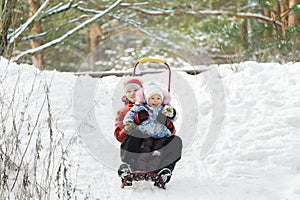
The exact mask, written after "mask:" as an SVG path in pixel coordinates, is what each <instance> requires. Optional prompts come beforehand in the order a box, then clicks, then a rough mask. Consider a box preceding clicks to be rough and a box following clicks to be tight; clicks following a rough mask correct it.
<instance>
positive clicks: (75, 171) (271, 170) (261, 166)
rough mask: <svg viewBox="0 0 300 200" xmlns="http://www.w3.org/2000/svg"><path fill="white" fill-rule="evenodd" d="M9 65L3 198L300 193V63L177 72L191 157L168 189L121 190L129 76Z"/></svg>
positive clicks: (4, 72)
mask: <svg viewBox="0 0 300 200" xmlns="http://www.w3.org/2000/svg"><path fill="white" fill-rule="evenodd" d="M0 66H1V67H0V72H1V76H0V81H1V88H0V99H1V104H2V105H1V108H0V109H1V110H0V112H1V121H2V122H1V126H0V130H1V134H2V135H1V154H3V155H4V154H5V155H6V156H7V155H11V156H7V157H5V159H4V158H1V159H2V164H1V179H2V180H1V181H2V184H3V183H4V172H5V174H6V175H8V179H7V180H8V181H7V182H6V183H5V184H4V185H7V187H2V188H1V193H0V194H1V196H0V197H2V198H1V199H4V198H8V197H10V198H12V199H14V198H17V197H19V199H25V198H24V197H28V196H30V195H32V196H33V197H34V199H35V198H37V196H38V194H41V196H42V197H43V198H42V199H44V196H46V197H47V198H48V199H59V198H61V199H67V197H70V198H71V199H101V200H102V199H131V200H132V199H145V200H146V199H164V200H166V199H172V200H174V199H205V200H219V199H222V200H227V199H228V200H233V199H237V200H253V199H255V200H257V199H258V200H297V199H300V156H299V155H300V147H299V146H300V114H299V113H300V98H299V97H300V63H294V64H293V63H289V64H284V65H281V64H278V63H256V62H244V63H240V64H233V65H220V66H217V71H218V73H216V72H213V71H212V70H208V71H206V72H204V73H202V74H199V75H188V74H186V73H181V72H178V73H177V74H175V75H174V78H173V79H172V90H171V93H172V98H173V99H172V104H173V105H174V106H175V107H176V108H178V110H179V113H180V114H181V117H180V118H179V119H178V121H177V122H176V127H177V128H178V133H177V134H178V135H179V136H181V137H182V138H183V142H184V153H183V156H182V159H181V160H180V161H179V162H178V164H177V166H176V168H175V170H174V175H173V177H172V180H171V182H170V183H169V184H167V186H166V187H167V189H166V190H162V189H158V188H155V187H154V186H152V183H149V182H134V186H133V187H129V188H125V189H121V187H120V186H121V183H120V180H119V177H118V176H117V173H116V169H117V167H118V165H119V164H120V160H119V151H118V148H119V143H118V142H117V141H116V140H115V138H114V137H113V126H114V115H115V113H116V110H117V109H118V108H119V107H120V106H122V104H121V102H120V96H121V95H122V92H121V91H122V89H121V85H122V81H123V80H124V79H123V78H118V77H114V76H110V77H105V78H102V79H93V78H91V77H88V76H82V77H76V76H74V75H72V74H70V73H59V72H56V71H42V72H41V71H39V70H37V69H36V68H34V67H32V66H29V65H23V64H22V65H17V64H15V63H10V62H8V61H7V60H5V59H4V58H1V59H0ZM212 75H217V76H214V78H212V77H213V76H212ZM155 76H156V75H155ZM145 79H146V80H147V78H145ZM182 83H187V84H185V85H183V84H182ZM15 125H17V126H15ZM14 127H16V128H14ZM11 135H14V137H11ZM14 138H15V139H14ZM16 138H17V139H16ZM16 141H18V142H16ZM13 147H17V148H18V151H14V150H13V149H15V148H13ZM13 155H15V156H13ZM37 155H39V156H37ZM2 157H3V156H2ZM8 160H10V161H11V163H13V166H15V168H14V169H12V167H11V166H12V164H10V165H9V166H8V164H7V163H8ZM4 161H5V162H4ZM18 166H21V167H18ZM5 170H6V171H5ZM26 177H27V178H26ZM15 180H17V181H15ZM24 180H27V181H26V182H25V183H26V184H25V183H24ZM14 182H16V183H15V184H14ZM24 184H25V185H24ZM6 188H10V189H12V190H11V191H13V192H9V190H7V189H6ZM24 191H27V192H24ZM46 191H47V193H46ZM26 195H28V196H26Z"/></svg>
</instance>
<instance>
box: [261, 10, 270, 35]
mask: <svg viewBox="0 0 300 200" xmlns="http://www.w3.org/2000/svg"><path fill="white" fill-rule="evenodd" d="M263 15H264V16H266V17H270V18H271V12H270V10H268V9H267V8H263ZM271 36H272V32H271V30H270V29H268V28H266V29H265V30H264V33H263V37H264V40H268V39H269V38H270V37H271Z"/></svg>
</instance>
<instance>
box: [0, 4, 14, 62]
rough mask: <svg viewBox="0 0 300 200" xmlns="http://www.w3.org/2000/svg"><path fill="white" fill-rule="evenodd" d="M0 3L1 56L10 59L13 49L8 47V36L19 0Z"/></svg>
mask: <svg viewBox="0 0 300 200" xmlns="http://www.w3.org/2000/svg"><path fill="white" fill-rule="evenodd" d="M0 2H1V5H0V6H1V10H0V15H1V19H0V31H1V32H0V55H1V56H4V57H6V58H9V57H10V54H11V51H12V49H9V47H8V41H7V34H8V30H9V28H10V27H11V25H12V23H13V21H12V19H13V14H14V8H15V6H16V3H17V0H2V1H0Z"/></svg>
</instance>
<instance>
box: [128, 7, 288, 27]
mask: <svg viewBox="0 0 300 200" xmlns="http://www.w3.org/2000/svg"><path fill="white" fill-rule="evenodd" d="M130 9H133V10H135V11H137V12H140V13H142V14H145V15H153V16H168V15H174V16H181V15H193V16H208V15H216V16H219V15H227V16H230V17H237V18H255V19H258V20H260V21H262V22H265V23H276V24H277V25H279V26H282V23H281V22H279V21H277V20H276V19H273V18H270V17H266V16H264V15H261V14H254V13H243V12H237V13H235V12H229V11H218V10H198V11H193V10H187V11H186V10H182V11H175V10H148V9H141V8H137V7H131V8H130Z"/></svg>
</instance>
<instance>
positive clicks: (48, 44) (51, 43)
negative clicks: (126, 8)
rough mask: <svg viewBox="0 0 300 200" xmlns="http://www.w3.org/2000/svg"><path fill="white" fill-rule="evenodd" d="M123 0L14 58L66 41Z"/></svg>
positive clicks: (118, 0)
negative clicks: (59, 35) (55, 37)
mask: <svg viewBox="0 0 300 200" xmlns="http://www.w3.org/2000/svg"><path fill="white" fill-rule="evenodd" d="M121 2H122V0H117V1H116V2H115V3H114V4H113V5H111V6H110V7H109V8H108V9H106V10H104V11H103V12H101V13H99V14H96V15H95V16H94V17H92V18H91V19H89V20H87V21H85V22H84V23H82V24H80V25H79V26H77V27H75V28H73V29H72V30H70V31H69V32H67V33H66V34H64V35H63V36H61V37H59V38H57V39H55V40H53V41H51V42H48V43H46V44H43V45H41V46H39V47H37V48H34V49H29V50H27V51H24V52H23V53H21V54H20V55H18V56H16V57H15V58H14V60H18V59H20V58H21V57H23V56H25V55H28V54H34V53H37V52H40V51H42V50H44V49H47V48H49V47H51V46H53V45H56V44H58V43H61V42H62V41H64V40H65V39H67V38H68V37H70V36H71V35H73V34H74V33H76V32H77V31H79V30H80V29H82V28H83V27H85V26H86V25H88V24H90V23H92V22H94V21H95V20H97V19H98V18H100V17H103V16H104V15H106V14H107V13H108V12H110V11H111V10H112V9H114V8H115V7H116V6H118V5H119V4H120V3H121Z"/></svg>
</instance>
